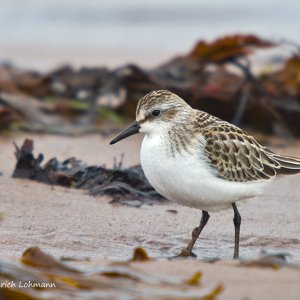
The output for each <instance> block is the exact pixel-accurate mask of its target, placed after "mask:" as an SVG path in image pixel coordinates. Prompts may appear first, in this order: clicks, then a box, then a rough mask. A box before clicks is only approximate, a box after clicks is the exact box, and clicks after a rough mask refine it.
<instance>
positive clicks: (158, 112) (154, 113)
mask: <svg viewBox="0 0 300 300" xmlns="http://www.w3.org/2000/svg"><path fill="white" fill-rule="evenodd" d="M151 115H152V116H153V117H158V116H159V115H160V110H159V109H154V110H152V112H151Z"/></svg>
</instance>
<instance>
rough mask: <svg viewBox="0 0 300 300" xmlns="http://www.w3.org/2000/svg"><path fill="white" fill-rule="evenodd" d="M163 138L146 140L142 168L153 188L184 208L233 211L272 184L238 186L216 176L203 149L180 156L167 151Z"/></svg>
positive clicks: (260, 183)
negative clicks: (237, 203)
mask: <svg viewBox="0 0 300 300" xmlns="http://www.w3.org/2000/svg"><path fill="white" fill-rule="evenodd" d="M167 149H168V148H167V144H166V141H165V140H164V139H162V138H161V137H160V136H158V135H156V136H154V135H153V136H150V137H149V136H145V137H144V140H143V144H142V148H141V164H142V167H143V170H144V172H145V175H146V177H147V179H148V180H149V182H150V183H151V185H152V186H153V187H154V188H155V190H156V191H158V192H159V193H160V194H162V195H163V196H165V197H166V198H167V199H169V200H171V201H175V202H178V203H180V204H182V205H186V206H190V207H195V208H199V209H202V210H207V211H216V210H220V209H225V208H229V207H231V203H233V202H235V201H238V200H242V199H247V198H251V197H255V196H257V195H259V194H261V192H262V191H263V188H264V187H265V186H266V185H267V184H268V183H269V181H263V182H262V181H260V182H249V183H244V182H234V181H227V180H224V179H221V178H219V177H217V176H216V174H215V173H214V171H213V170H212V168H210V167H209V164H208V162H207V161H206V160H205V157H204V154H203V151H202V150H201V149H198V148H197V149H194V150H192V151H191V153H190V152H186V151H183V152H182V153H181V154H180V153H177V154H176V156H175V157H172V156H171V155H170V152H169V151H167Z"/></svg>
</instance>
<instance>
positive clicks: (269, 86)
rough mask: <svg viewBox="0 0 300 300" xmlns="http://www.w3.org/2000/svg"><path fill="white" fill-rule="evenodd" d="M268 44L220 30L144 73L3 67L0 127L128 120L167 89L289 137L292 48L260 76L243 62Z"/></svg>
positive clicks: (90, 125)
mask: <svg viewBox="0 0 300 300" xmlns="http://www.w3.org/2000/svg"><path fill="white" fill-rule="evenodd" d="M275 46H277V47H279V46H280V45H278V44H276V43H274V42H272V41H270V40H265V39H262V38H260V37H258V36H254V35H228V36H224V37H221V38H218V39H216V40H214V41H212V42H207V41H203V40H202V41H200V42H198V43H197V44H196V45H195V46H194V47H193V49H192V50H191V51H189V52H188V53H187V54H183V55H181V56H178V57H176V58H173V59H171V60H170V61H167V62H165V63H164V64H162V65H160V66H158V67H156V68H153V69H150V70H148V69H143V68H141V67H139V66H136V65H133V64H130V65H125V66H122V67H119V68H116V69H113V70H110V69H107V68H105V67H99V68H81V69H79V70H78V69H75V68H72V67H69V66H64V67H61V68H58V69H56V70H54V71H51V72H48V73H38V72H34V71H23V70H19V69H18V68H15V67H13V66H11V65H3V66H0V91H1V93H0V129H5V128H7V127H8V126H9V124H14V125H17V126H18V127H19V128H23V129H26V130H30V131H39V132H50V133H56V134H57V133H59V134H78V133H80V132H81V133H82V132H91V131H95V130H96V129H99V128H101V124H102V122H103V120H107V119H109V120H114V121H117V122H118V121H120V116H121V117H122V118H123V117H127V118H130V119H133V118H134V115H135V108H136V104H137V101H138V100H139V99H140V97H142V96H143V95H145V94H146V93H148V92H150V91H152V90H156V89H169V90H171V91H173V92H175V93H177V94H178V95H180V96H181V97H183V98H184V99H185V100H186V101H187V102H188V103H189V104H191V105H192V106H193V107H195V108H197V109H202V110H205V111H207V112H209V113H211V114H214V115H216V116H217V117H220V118H222V119H225V120H227V121H233V122H234V123H236V124H240V125H241V126H244V127H245V126H247V127H249V126H250V127H252V128H253V129H254V130H258V131H263V132H265V133H277V132H278V130H277V128H278V124H279V126H281V127H282V128H286V129H287V130H288V131H290V132H291V133H292V134H294V135H296V136H297V135H299V132H300V127H299V126H300V125H299V122H298V120H299V117H300V109H299V95H300V88H299V74H300V73H299V72H300V68H299V56H300V54H299V50H297V52H296V53H294V55H293V56H292V55H291V57H289V58H287V59H283V61H282V67H281V69H280V70H279V71H278V70H274V71H272V70H271V71H270V72H269V73H268V74H264V75H254V74H253V73H252V72H251V65H250V64H249V63H247V59H248V56H249V54H251V53H253V52H254V51H256V50H258V49H261V48H268V47H275ZM228 65H231V66H233V67H234V68H236V70H237V71H238V70H240V71H241V72H232V70H231V69H229V68H227V66H228ZM32 111H34V112H35V113H34V114H33V113H32Z"/></svg>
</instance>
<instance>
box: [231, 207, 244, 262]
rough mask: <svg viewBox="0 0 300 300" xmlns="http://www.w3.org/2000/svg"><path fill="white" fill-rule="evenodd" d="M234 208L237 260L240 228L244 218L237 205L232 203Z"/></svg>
mask: <svg viewBox="0 0 300 300" xmlns="http://www.w3.org/2000/svg"><path fill="white" fill-rule="evenodd" d="M232 208H233V211H234V217H233V224H234V231H235V236H234V254H233V258H234V259H236V258H239V246H240V227H241V221H242V218H241V215H240V213H239V211H238V209H237V207H236V204H235V203H232Z"/></svg>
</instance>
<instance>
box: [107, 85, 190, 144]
mask: <svg viewBox="0 0 300 300" xmlns="http://www.w3.org/2000/svg"><path fill="white" fill-rule="evenodd" d="M191 111H192V108H191V107H190V106H189V105H188V104H187V103H186V102H185V101H184V100H183V99H181V98H180V97H179V96H177V95H176V94H174V93H172V92H170V91H167V90H158V91H153V92H151V93H149V94H147V95H145V96H144V97H143V98H141V99H140V100H139V102H138V105H137V109H136V121H135V122H133V123H132V124H131V125H130V126H129V127H128V128H127V129H125V130H124V131H122V132H121V133H120V134H119V135H118V136H117V137H115V138H114V139H113V140H112V141H111V142H110V144H114V143H116V142H118V141H120V140H122V139H124V138H126V137H128V136H130V135H133V134H136V133H138V132H143V133H145V134H146V135H148V134H149V135H151V134H156V133H162V132H164V131H166V130H169V129H170V128H174V127H176V126H179V125H180V124H181V123H183V122H184V121H186V120H187V118H188V116H189V114H190V113H191Z"/></svg>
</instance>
